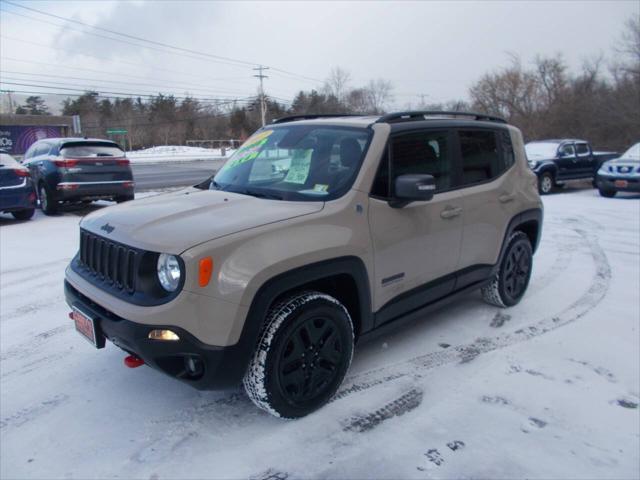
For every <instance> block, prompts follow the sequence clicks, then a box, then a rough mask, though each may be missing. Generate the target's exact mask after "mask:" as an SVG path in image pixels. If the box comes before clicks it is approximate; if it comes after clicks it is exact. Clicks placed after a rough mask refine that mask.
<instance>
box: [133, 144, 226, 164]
mask: <svg viewBox="0 0 640 480" xmlns="http://www.w3.org/2000/svg"><path fill="white" fill-rule="evenodd" d="M233 152H234V150H232V149H230V148H229V149H226V150H225V155H224V156H223V155H222V149H220V148H202V147H186V146H182V145H163V146H159V147H151V148H145V149H144V150H134V151H131V152H127V158H128V159H129V160H130V161H131V163H133V164H140V163H180V162H194V161H202V160H223V159H227V158H229V157H230V156H231V154H232V153H233Z"/></svg>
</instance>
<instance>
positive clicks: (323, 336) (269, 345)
mask: <svg viewBox="0 0 640 480" xmlns="http://www.w3.org/2000/svg"><path fill="white" fill-rule="evenodd" d="M305 339H306V340H307V341H306V342H305ZM353 343H354V333H353V323H352V321H351V317H350V315H349V312H348V311H347V309H346V308H345V307H344V305H342V304H341V303H340V302H339V301H338V300H336V299H335V298H333V297H331V296H329V295H326V294H324V293H321V292H314V291H307V292H302V293H298V294H295V295H292V296H290V297H288V298H286V299H285V300H283V301H281V302H278V303H277V304H276V305H274V306H273V307H272V308H271V309H270V310H269V312H268V313H267V317H266V321H265V327H264V329H263V332H262V334H261V336H260V341H259V343H258V346H257V348H256V351H255V353H254V355H253V358H252V359H251V362H250V364H249V368H248V370H247V373H246V374H245V377H244V380H243V383H244V389H245V391H246V392H247V396H248V397H249V398H250V399H251V401H253V403H255V404H256V406H258V407H259V408H261V409H263V410H265V411H267V412H269V413H271V414H272V415H275V416H277V417H282V418H299V417H303V416H305V415H308V414H309V413H311V412H313V411H314V410H317V409H318V408H320V407H321V406H323V405H324V404H326V403H327V402H328V401H329V400H330V399H331V397H333V395H334V394H335V393H336V391H337V390H338V387H339V386H340V384H341V383H342V380H343V379H344V376H345V375H346V373H347V370H348V369H349V365H350V364H351V358H352V356H353ZM329 359H330V360H329ZM293 367H295V368H293ZM305 392H306V393H305Z"/></svg>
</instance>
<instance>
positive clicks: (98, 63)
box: [0, 0, 640, 108]
mask: <svg viewBox="0 0 640 480" xmlns="http://www.w3.org/2000/svg"><path fill="white" fill-rule="evenodd" d="M12 1H13V0H12ZM15 3H18V4H19V5H23V6H27V7H30V8H34V9H37V10H42V11H44V12H47V13H50V14H55V15H58V16H60V17H64V18H68V19H75V20H79V21H82V22H85V23H88V24H90V25H94V26H98V27H101V28H105V29H109V30H113V31H117V32H121V33H126V34H129V35H134V36H138V37H144V38H145V39H149V40H154V41H158V42H162V43H166V44H170V45H173V46H177V47H182V48H185V49H191V50H197V51H201V52H205V53H207V54H210V55H214V56H220V57H226V58H228V59H233V60H234V62H227V61H224V62H223V63H221V61H218V60H215V59H213V58H210V57H202V56H200V57H197V58H190V57H189V55H191V54H188V53H185V52H179V51H175V50H174V54H171V53H167V52H166V51H164V50H166V49H165V48H164V47H160V46H154V47H152V48H153V49H152V48H143V47H141V46H137V45H133V44H132V43H140V42H138V41H135V40H132V39H126V38H124V37H116V36H114V35H112V34H109V33H106V32H104V31H97V30H92V29H91V28H87V27H83V26H82V25H78V24H74V23H70V22H67V21H65V20H61V19H57V18H53V17H48V16H45V15H42V14H40V13H37V12H34V11H29V10H25V9H23V8H20V7H18V6H15V5H12V4H9V3H7V2H6V1H4V0H3V1H0V6H1V10H2V11H1V12H0V15H1V24H0V29H1V31H2V33H1V35H2V37H1V38H0V40H1V42H2V43H1V44H0V53H1V56H2V58H1V64H0V66H1V68H0V70H1V80H2V82H3V83H2V85H1V88H2V89H5V90H6V89H11V90H14V91H19V90H23V91H25V90H30V91H34V92H49V91H51V92H54V91H58V92H62V91H65V92H66V91H68V92H70V93H72V92H73V90H64V89H65V88H67V89H70V88H76V89H84V88H93V89H95V90H97V91H99V92H107V91H110V92H128V93H140V94H143V93H156V92H163V93H174V94H176V95H179V96H183V95H185V93H186V92H190V93H191V94H193V95H195V96H199V97H203V98H218V97H226V98H229V97H240V98H243V97H248V96H251V95H255V92H256V86H257V79H255V78H253V77H252V75H253V74H255V72H253V71H252V65H249V64H247V63H250V64H263V65H268V66H271V67H273V68H272V69H271V70H270V71H268V72H266V74H268V75H269V78H268V79H266V80H265V89H266V91H267V93H268V94H271V95H273V96H275V97H277V98H279V99H282V100H287V101H290V100H291V99H292V98H293V96H294V94H295V92H296V91H298V90H300V89H310V88H314V87H318V86H320V85H321V81H322V80H323V79H324V78H326V76H327V74H328V73H329V71H330V69H331V68H332V67H333V66H340V67H342V68H344V69H346V70H348V71H349V72H350V73H351V77H352V81H351V85H352V86H358V85H362V84H364V83H366V82H367V81H368V80H370V79H375V78H384V79H387V80H390V81H391V82H392V84H393V87H394V97H395V98H394V105H393V106H395V107H398V108H400V107H405V106H407V104H409V103H413V104H414V105H415V104H416V103H417V102H419V100H420V98H419V95H421V94H424V95H427V97H426V100H427V101H430V102H439V101H445V100H450V99H458V98H467V95H468V89H469V86H470V85H471V84H472V83H473V82H474V81H475V80H477V79H478V78H479V77H480V76H481V75H482V74H484V73H486V72H488V71H492V70H496V69H498V68H500V67H502V66H505V65H506V64H507V63H508V61H509V60H508V53H515V54H517V55H519V56H520V57H521V58H522V59H523V61H524V62H525V63H526V62H529V61H531V60H532V59H533V58H534V57H535V56H536V55H538V54H541V55H555V54H558V53H559V54H562V56H563V57H564V59H565V60H566V61H567V63H568V64H569V66H570V67H571V68H572V69H578V68H579V67H580V65H581V64H582V62H583V61H584V60H586V59H589V58H594V57H596V56H598V55H600V54H603V55H605V57H606V58H607V59H608V60H612V59H613V58H614V54H615V52H614V47H615V45H616V42H617V41H618V39H619V38H620V34H621V30H622V27H623V25H624V22H625V21H626V20H627V19H628V18H630V17H632V16H633V15H636V16H637V15H640V6H639V5H640V2H638V1H637V0H633V1H611V0H609V1H602V2H600V1H571V2H545V1H530V2H523V1H509V2H497V1H495V2H382V1H380V2H314V3H312V2H300V3H293V2H282V3H280V2H257V3H254V2H205V1H200V2H189V1H159V2H152V1H134V2H113V1H104V2H98V1H77V2H63V1H60V2H53V1H49V2H47V1H17V2H15ZM12 12H13V13H12ZM18 14H19V15H21V16H19V15H18ZM26 17H30V18H26ZM45 22H47V23H45ZM90 33H93V34H98V35H101V36H96V35H92V34H90ZM105 37H115V38H120V39H121V40H124V41H125V42H131V43H125V42H122V41H114V40H111V39H109V38H105ZM155 49H159V50H155ZM193 56H196V55H192V57H193ZM236 60H239V61H241V62H247V63H235V61H236ZM32 62H43V63H47V64H53V65H44V64H42V63H32ZM230 63H233V64H230ZM71 67H73V68H71ZM274 68H277V69H280V70H284V71H287V72H291V73H292V74H295V75H290V74H285V73H283V72H282V71H278V70H274ZM10 82H11V83H23V84H33V85H45V84H46V85H49V86H51V87H54V88H51V89H49V88H43V87H42V86H37V87H36V86H33V87H26V86H17V85H11V84H10Z"/></svg>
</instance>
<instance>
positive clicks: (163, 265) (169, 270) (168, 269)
mask: <svg viewBox="0 0 640 480" xmlns="http://www.w3.org/2000/svg"><path fill="white" fill-rule="evenodd" d="M157 268H158V280H159V281H160V285H162V288H164V289H165V290H166V291H167V292H175V291H176V290H177V288H178V285H180V276H181V275H182V272H181V271H180V262H179V261H178V257H176V256H175V255H169V254H168V253H161V254H160V256H159V257H158V267H157Z"/></svg>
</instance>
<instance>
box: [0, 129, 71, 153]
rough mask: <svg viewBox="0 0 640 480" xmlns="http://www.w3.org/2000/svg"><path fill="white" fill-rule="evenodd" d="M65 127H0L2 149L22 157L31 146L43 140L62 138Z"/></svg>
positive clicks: (0, 147)
mask: <svg viewBox="0 0 640 480" xmlns="http://www.w3.org/2000/svg"><path fill="white" fill-rule="evenodd" d="M62 128H63V127H51V126H17V125H0V149H3V150H6V151H7V152H9V153H11V154H13V155H22V154H23V153H24V152H26V151H27V150H28V149H29V147H30V146H31V144H33V143H35V142H36V141H37V140H41V139H43V138H57V137H62V136H63V135H62Z"/></svg>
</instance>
